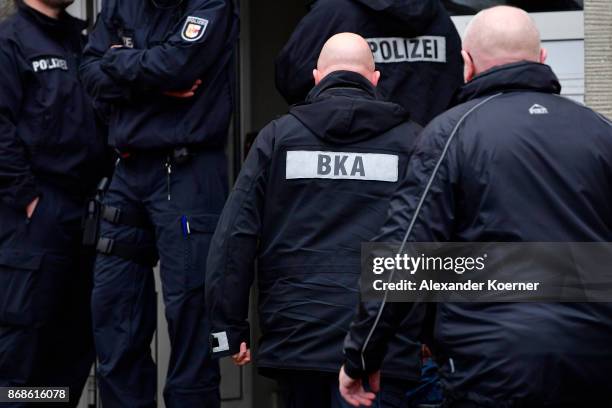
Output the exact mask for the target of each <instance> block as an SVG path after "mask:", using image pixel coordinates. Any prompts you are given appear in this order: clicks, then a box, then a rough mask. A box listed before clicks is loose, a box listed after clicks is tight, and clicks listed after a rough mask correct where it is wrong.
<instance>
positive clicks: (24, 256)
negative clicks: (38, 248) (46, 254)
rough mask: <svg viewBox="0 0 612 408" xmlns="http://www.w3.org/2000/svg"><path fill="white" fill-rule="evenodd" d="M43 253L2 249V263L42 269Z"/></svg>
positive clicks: (10, 265) (0, 258)
mask: <svg viewBox="0 0 612 408" xmlns="http://www.w3.org/2000/svg"><path fill="white" fill-rule="evenodd" d="M41 263H42V253H28V252H23V251H16V250H10V249H3V250H0V265H2V266H8V267H10V268H15V269H24V270H29V271H35V270H38V269H40V264H41Z"/></svg>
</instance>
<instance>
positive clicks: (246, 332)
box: [206, 125, 274, 358]
mask: <svg viewBox="0 0 612 408" xmlns="http://www.w3.org/2000/svg"><path fill="white" fill-rule="evenodd" d="M270 126H274V125H270ZM272 149H273V143H272V132H271V130H270V127H268V128H266V129H264V130H263V131H262V132H261V133H260V135H259V136H258V137H257V140H256V142H255V145H254V146H253V147H252V148H251V151H250V153H249V155H248V157H247V159H246V161H245V163H244V167H243V170H242V171H241V172H240V175H239V176H238V180H237V182H236V185H235V187H234V190H233V191H232V193H231V195H230V197H229V199H228V201H227V203H226V205H225V208H224V209H223V213H222V214H221V219H220V220H219V223H218V225H217V229H216V231H215V234H214V236H213V239H212V243H211V246H210V250H209V254H208V262H207V270H206V304H207V309H208V313H209V316H210V319H211V321H212V329H211V333H212V334H211V343H212V351H213V357H215V358H218V357H224V356H227V355H233V354H235V353H237V352H238V351H239V349H240V343H241V342H246V343H247V344H249V339H250V327H249V324H248V321H247V318H248V311H249V292H250V288H251V284H252V283H253V277H254V267H255V259H256V256H257V247H258V240H259V236H260V233H261V226H262V212H263V206H264V196H265V190H266V185H267V178H268V169H269V164H270V160H271V157H272Z"/></svg>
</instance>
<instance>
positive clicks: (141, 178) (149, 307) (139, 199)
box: [92, 151, 228, 408]
mask: <svg viewBox="0 0 612 408" xmlns="http://www.w3.org/2000/svg"><path fill="white" fill-rule="evenodd" d="M167 164H170V165H171V166H172V167H171V173H170V174H169V173H168V171H167V167H166V166H167ZM226 172H227V169H226V160H225V155H224V153H223V152H222V151H204V152H199V153H198V154H197V155H196V156H195V157H192V158H191V159H190V160H189V161H187V162H186V163H184V164H177V163H172V162H170V163H167V156H166V155H165V154H163V153H136V154H133V155H132V156H131V157H129V158H127V159H124V160H121V161H120V162H119V164H118V166H117V168H116V171H115V175H114V177H113V180H112V182H111V185H110V188H109V191H108V192H107V194H106V197H105V204H107V205H110V206H113V207H117V208H120V209H122V210H124V211H132V212H134V211H137V212H141V213H144V214H146V216H147V217H148V218H149V219H150V221H151V224H152V227H151V228H149V229H147V228H136V227H133V226H129V225H121V224H113V223H109V222H103V223H102V226H101V236H102V237H105V238H110V239H113V240H116V241H118V242H119V241H120V242H123V243H129V244H131V245H135V246H137V247H139V248H143V250H144V248H147V247H151V246H153V247H156V248H157V251H158V253H159V259H160V276H161V289H162V291H163V299H164V303H165V317H166V320H167V322H168V332H169V336H170V343H171V348H172V351H171V355H170V365H169V368H168V373H167V379H166V386H165V389H164V399H165V402H166V406H167V407H168V408H173V407H180V408H190V407H198V408H204V407H206V408H209V407H213V408H215V407H218V406H219V405H220V397H219V388H218V385H219V365H218V362H216V361H213V360H211V359H210V350H209V347H208V344H209V341H208V336H209V330H210V328H209V322H208V320H207V318H206V315H205V302H204V277H205V271H206V258H207V254H208V247H209V244H210V240H211V238H212V234H213V232H214V229H215V226H216V223H217V219H218V216H219V214H220V212H221V210H222V208H223V205H224V203H225V199H226V195H227V184H228V180H227V176H226ZM187 223H188V225H189V228H187ZM92 309H93V318H94V336H95V343H96V351H97V354H98V360H99V365H98V374H99V386H100V392H101V398H102V402H103V404H104V406H105V407H110V408H118V407H126V408H128V407H129V408H141V407H154V406H155V393H156V388H157V387H156V385H157V383H156V378H157V376H156V368H155V365H154V362H153V359H152V357H151V349H150V344H151V340H152V338H153V334H154V331H155V329H156V297H155V282H154V277H153V271H152V268H151V267H150V266H147V265H144V264H142V263H138V262H135V261H133V260H128V259H125V258H121V257H118V256H115V255H102V254H99V255H98V257H97V260H96V267H95V281H94V291H93V299H92Z"/></svg>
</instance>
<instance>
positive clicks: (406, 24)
mask: <svg viewBox="0 0 612 408" xmlns="http://www.w3.org/2000/svg"><path fill="white" fill-rule="evenodd" d="M312 3H314V4H312V6H311V9H310V12H309V13H308V14H307V15H306V16H305V17H304V18H303V19H302V21H301V22H300V23H299V24H298V26H297V28H296V29H295V31H294V32H293V34H292V36H291V38H290V39H289V42H288V43H287V44H286V45H285V47H284V48H283V50H282V51H281V53H280V54H279V56H278V58H277V60H276V87H277V88H278V90H279V92H280V93H281V95H283V97H284V98H285V99H286V100H287V102H288V103H290V104H293V103H298V102H301V101H303V100H304V99H305V98H306V95H307V94H308V92H309V91H310V89H311V88H312V86H313V85H314V83H313V81H312V76H311V75H310V73H311V71H312V69H313V68H314V67H315V65H316V62H317V57H318V54H319V51H320V50H321V47H322V46H323V43H324V42H325V41H326V40H327V39H328V38H329V37H331V36H332V35H334V34H337V33H341V32H345V31H347V32H354V33H357V34H360V35H361V36H363V37H365V38H366V39H367V41H368V43H369V44H370V48H371V49H372V52H373V54H374V59H375V62H376V67H377V69H378V70H380V72H381V74H382V76H381V81H380V84H379V86H378V90H379V92H380V93H381V95H382V96H383V97H384V98H386V99H388V100H390V101H393V102H396V103H398V104H400V105H401V106H403V107H404V109H406V110H408V111H409V112H410V114H411V117H412V119H413V120H414V121H416V122H417V123H419V124H421V125H422V126H425V125H426V124H427V123H429V121H430V120H431V119H433V118H434V117H435V116H437V115H438V114H440V113H442V112H443V111H444V110H446V108H448V106H449V104H450V102H451V99H452V96H453V94H454V93H455V91H456V90H457V89H458V88H459V87H460V86H461V85H462V84H463V77H462V74H463V62H462V60H461V52H460V51H461V39H460V38H459V34H458V33H457V30H456V29H455V26H454V24H453V22H452V21H451V19H450V17H449V15H448V13H447V12H446V10H445V9H444V7H443V6H442V5H441V3H440V1H439V0H316V1H313V2H312Z"/></svg>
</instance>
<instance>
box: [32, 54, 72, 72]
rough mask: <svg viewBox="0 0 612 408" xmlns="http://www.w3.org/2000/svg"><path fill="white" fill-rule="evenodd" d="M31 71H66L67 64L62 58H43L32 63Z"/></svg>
mask: <svg viewBox="0 0 612 408" xmlns="http://www.w3.org/2000/svg"><path fill="white" fill-rule="evenodd" d="M32 69H33V70H34V72H41V71H52V70H55V69H61V70H62V71H68V62H67V61H66V60H65V59H63V58H57V57H45V58H40V59H36V60H34V61H32Z"/></svg>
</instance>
